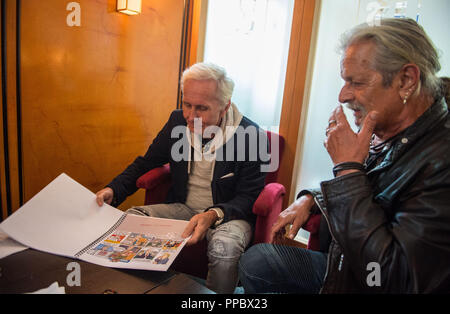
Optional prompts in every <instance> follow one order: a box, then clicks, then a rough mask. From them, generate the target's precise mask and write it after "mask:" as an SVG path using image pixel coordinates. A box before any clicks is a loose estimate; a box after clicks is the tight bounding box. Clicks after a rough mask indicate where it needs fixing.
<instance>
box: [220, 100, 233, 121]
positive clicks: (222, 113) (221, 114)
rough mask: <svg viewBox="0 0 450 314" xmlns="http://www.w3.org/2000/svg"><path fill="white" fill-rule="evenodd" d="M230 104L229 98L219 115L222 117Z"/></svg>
mask: <svg viewBox="0 0 450 314" xmlns="http://www.w3.org/2000/svg"><path fill="white" fill-rule="evenodd" d="M230 106H231V100H229V101H228V104H227V105H226V106H225V108H223V109H222V112H221V113H220V117H221V118H223V117H224V116H225V114H226V113H227V111H228V109H230Z"/></svg>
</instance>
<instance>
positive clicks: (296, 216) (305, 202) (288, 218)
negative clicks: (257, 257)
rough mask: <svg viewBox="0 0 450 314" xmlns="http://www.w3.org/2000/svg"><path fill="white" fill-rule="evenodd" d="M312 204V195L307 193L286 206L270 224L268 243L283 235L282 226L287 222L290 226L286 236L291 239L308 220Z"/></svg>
mask: <svg viewBox="0 0 450 314" xmlns="http://www.w3.org/2000/svg"><path fill="white" fill-rule="evenodd" d="M313 205H314V198H313V197H312V195H310V194H307V195H303V196H302V197H300V198H298V199H297V200H296V201H295V202H294V203H292V204H291V205H290V206H289V207H288V208H286V209H285V210H283V211H282V212H281V213H280V215H279V216H278V219H277V221H276V222H275V224H274V225H273V226H272V230H271V232H270V243H274V242H276V241H277V239H279V238H280V237H283V236H284V231H285V229H284V227H285V226H286V225H289V224H292V227H291V230H290V231H289V235H288V238H289V239H293V238H294V237H295V235H296V234H297V232H298V230H299V229H300V228H301V227H302V226H303V224H304V223H305V222H306V221H307V220H308V218H309V213H310V211H311V208H312V207H313Z"/></svg>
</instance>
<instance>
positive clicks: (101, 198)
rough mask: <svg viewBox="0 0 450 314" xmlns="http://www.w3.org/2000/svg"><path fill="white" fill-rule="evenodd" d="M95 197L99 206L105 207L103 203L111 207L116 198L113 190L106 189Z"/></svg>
mask: <svg viewBox="0 0 450 314" xmlns="http://www.w3.org/2000/svg"><path fill="white" fill-rule="evenodd" d="M95 195H96V196H97V204H98V206H103V203H106V204H109V205H111V202H112V200H113V197H114V191H113V189H111V188H104V189H103V190H100V191H98V192H97V193H96V194H95Z"/></svg>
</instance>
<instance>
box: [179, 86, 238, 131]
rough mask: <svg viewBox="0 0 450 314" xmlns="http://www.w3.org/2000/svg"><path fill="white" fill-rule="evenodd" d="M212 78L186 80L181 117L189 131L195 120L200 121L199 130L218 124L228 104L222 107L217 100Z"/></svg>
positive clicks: (192, 129) (215, 87)
mask: <svg viewBox="0 0 450 314" xmlns="http://www.w3.org/2000/svg"><path fill="white" fill-rule="evenodd" d="M216 93H217V83H216V82H215V81H214V80H193V79H191V80H187V81H185V82H184V88H183V117H184V119H185V120H186V123H187V125H188V127H189V130H190V131H191V132H194V125H195V121H196V119H198V120H197V123H200V122H201V126H202V128H201V132H202V134H203V132H204V130H205V129H206V128H207V127H209V126H219V125H220V122H221V119H222V118H223V117H224V116H225V114H226V112H227V110H228V108H229V107H230V104H228V105H227V106H225V107H222V106H221V105H220V103H219V101H218V100H217V97H216Z"/></svg>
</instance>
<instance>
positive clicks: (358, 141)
mask: <svg viewBox="0 0 450 314" xmlns="http://www.w3.org/2000/svg"><path fill="white" fill-rule="evenodd" d="M376 115H377V113H376V112H375V111H371V112H369V113H368V114H367V116H366V117H365V119H364V122H363V125H362V127H361V130H360V131H359V133H354V132H353V130H352V129H351V127H350V125H349V123H348V121H347V118H346V117H345V114H344V111H343V109H342V106H338V107H337V108H336V109H335V110H334V111H333V113H332V115H331V117H330V119H329V121H330V124H329V126H328V129H327V138H326V140H325V142H324V145H325V148H326V149H327V151H328V154H329V155H330V157H331V160H332V161H333V164H334V165H336V164H338V163H341V162H349V161H354V162H359V163H363V162H364V160H365V159H366V157H367V154H368V153H369V145H370V140H371V137H372V134H373V131H374V129H375V124H376Z"/></svg>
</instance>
